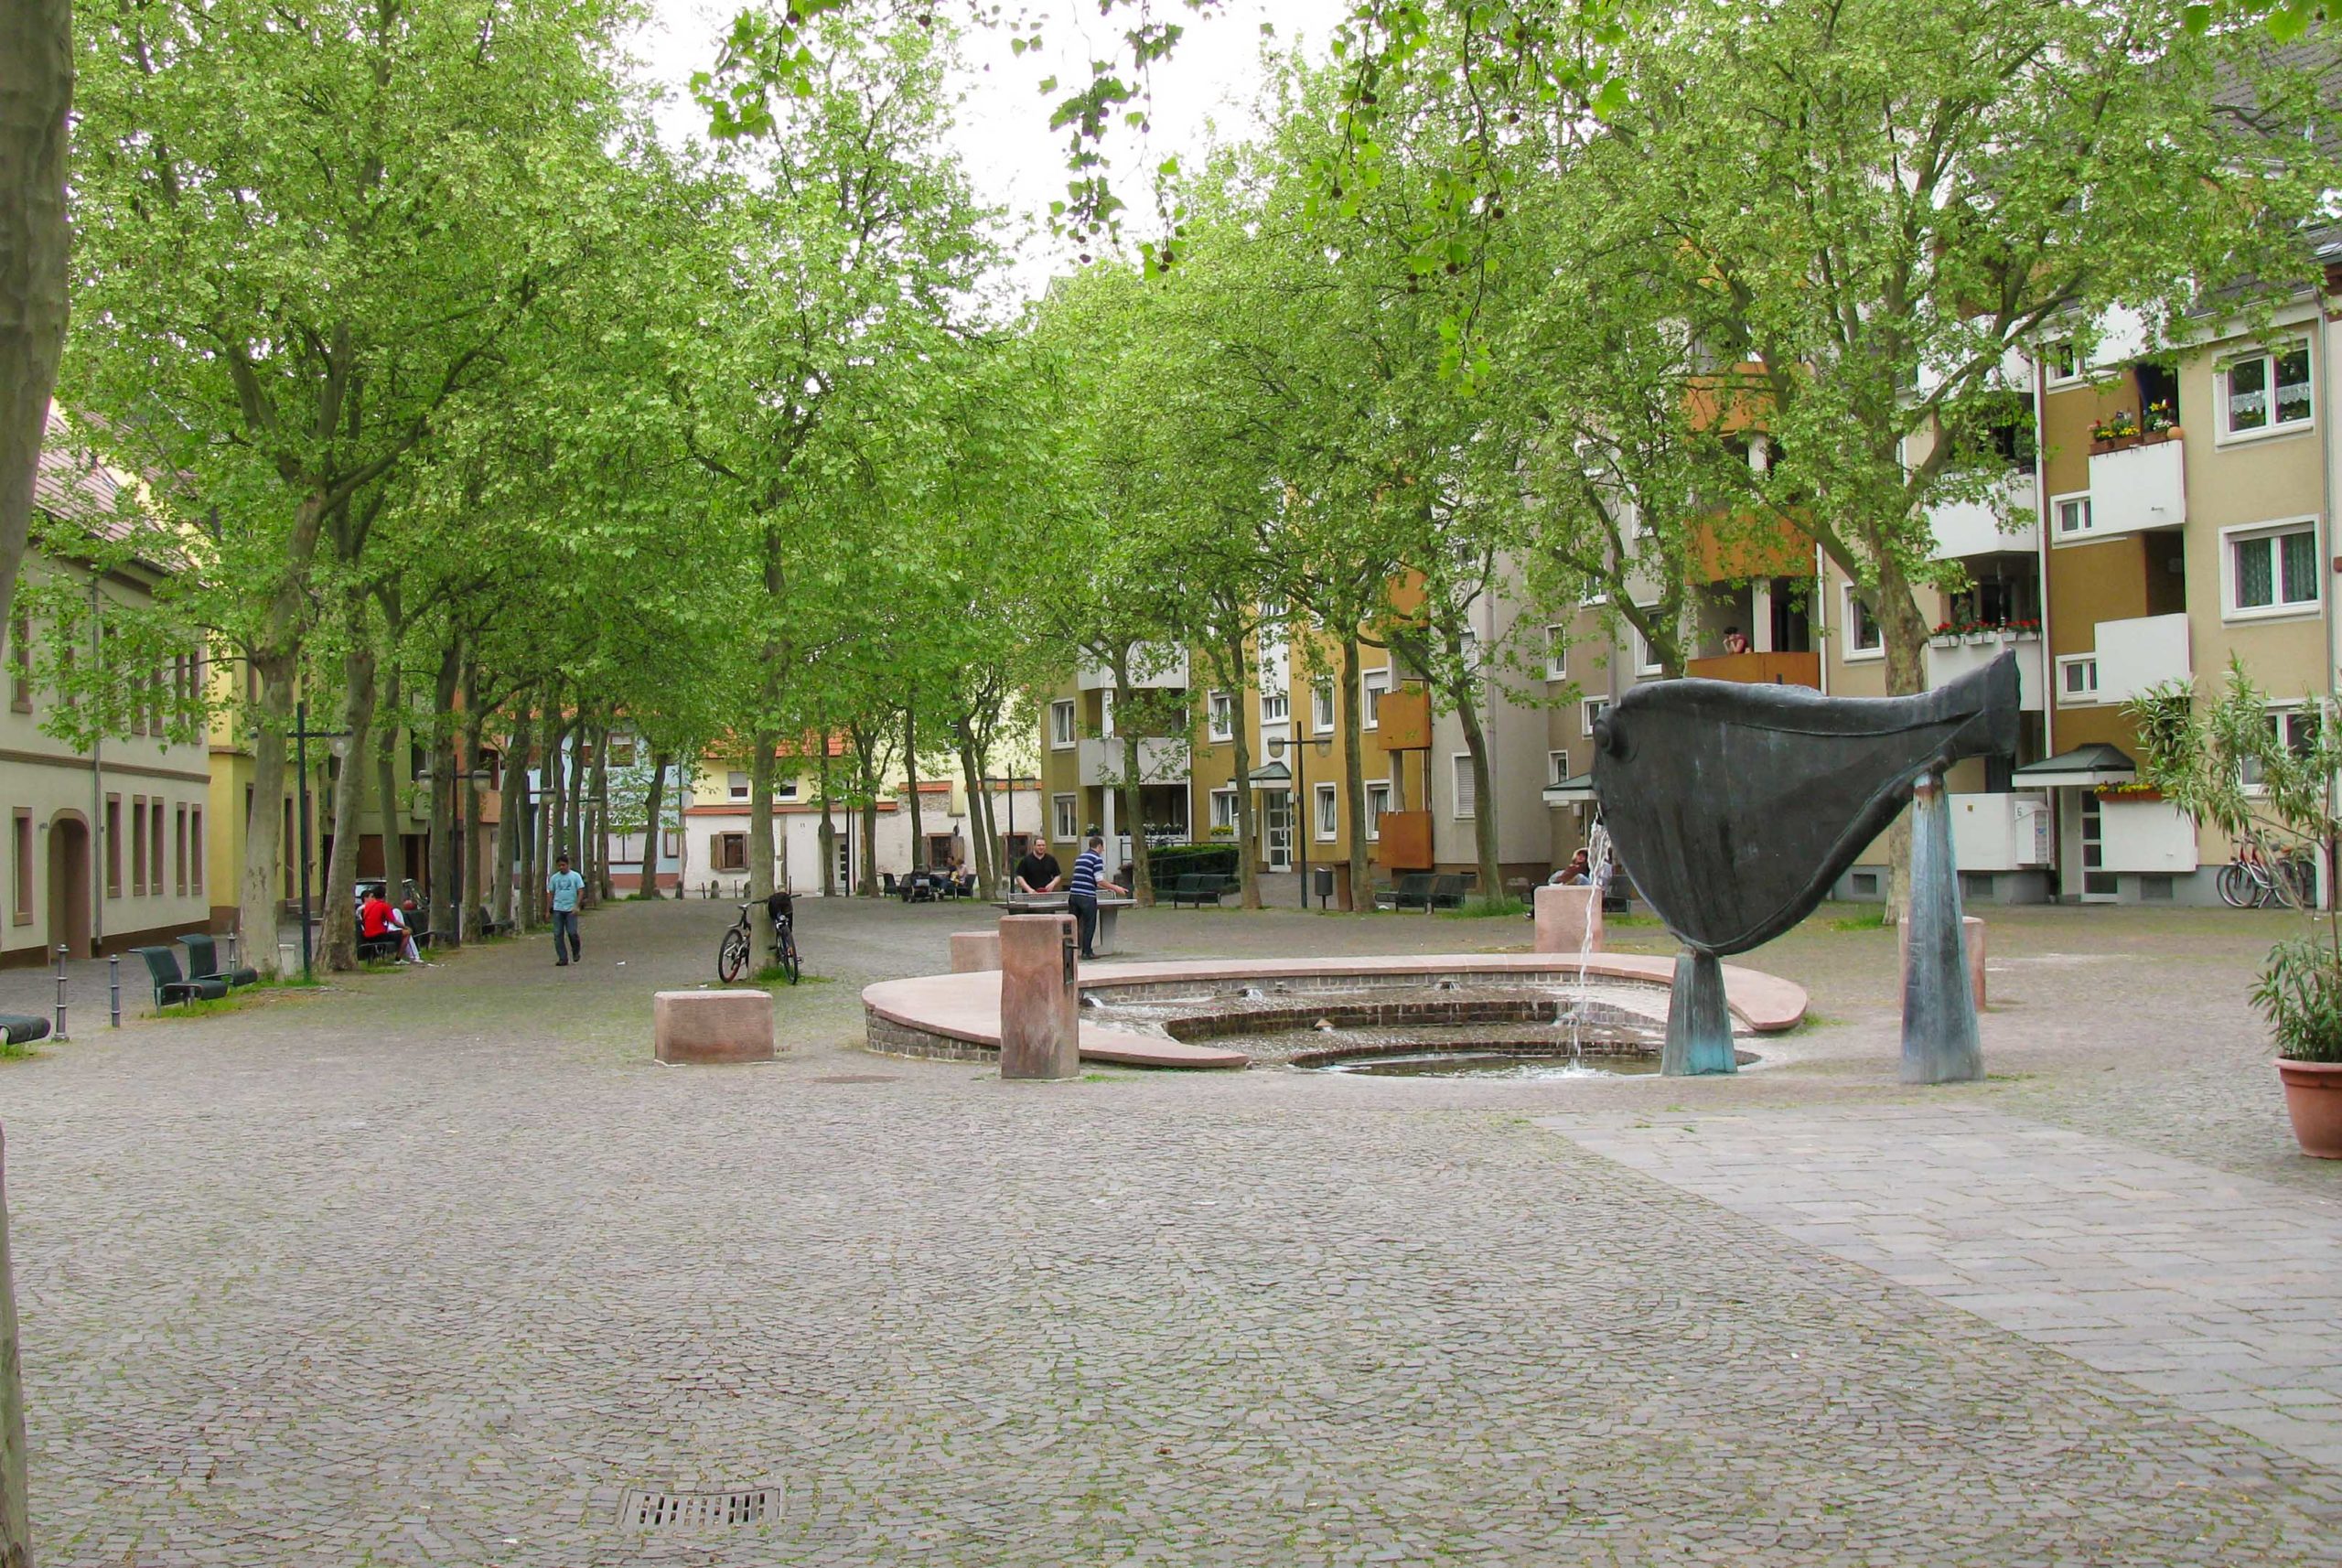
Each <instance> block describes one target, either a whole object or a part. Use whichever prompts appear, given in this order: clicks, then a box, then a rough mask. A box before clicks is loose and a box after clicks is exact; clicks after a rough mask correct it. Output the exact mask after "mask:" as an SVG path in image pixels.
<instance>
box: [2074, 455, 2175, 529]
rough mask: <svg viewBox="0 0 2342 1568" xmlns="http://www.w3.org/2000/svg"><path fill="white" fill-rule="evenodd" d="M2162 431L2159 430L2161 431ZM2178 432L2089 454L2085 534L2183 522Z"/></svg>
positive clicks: (2170, 526)
mask: <svg viewBox="0 0 2342 1568" xmlns="http://www.w3.org/2000/svg"><path fill="white" fill-rule="evenodd" d="M2160 434H2161V433H2159V435H2160ZM2182 445H2183V444H2182V443H2181V441H2180V440H2179V439H2178V434H2177V432H2171V433H2169V438H2168V439H2157V440H2155V441H2154V443H2153V444H2152V445H2144V444H2143V445H2141V446H2126V447H2124V448H2122V450H2121V451H2119V452H2093V453H2091V454H2090V532H2091V533H2092V534H2100V533H2136V532H2139V531H2140V530H2141V529H2143V528H2177V527H2178V526H2179V525H2180V524H2182V523H2184V522H2186V521H2187V470H2186V463H2185V461H2184V459H2183V458H2182V456H2181V452H2180V449H2181V446H2182Z"/></svg>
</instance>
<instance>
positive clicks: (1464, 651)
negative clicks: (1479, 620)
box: [1456, 626, 1480, 675]
mask: <svg viewBox="0 0 2342 1568" xmlns="http://www.w3.org/2000/svg"><path fill="white" fill-rule="evenodd" d="M1456 656H1457V657H1458V658H1459V659H1461V660H1463V663H1464V670H1465V672H1466V674H1472V675H1477V674H1478V673H1479V672H1480V628H1477V627H1475V626H1467V627H1466V628H1463V629H1462V630H1461V631H1459V632H1457V633H1456Z"/></svg>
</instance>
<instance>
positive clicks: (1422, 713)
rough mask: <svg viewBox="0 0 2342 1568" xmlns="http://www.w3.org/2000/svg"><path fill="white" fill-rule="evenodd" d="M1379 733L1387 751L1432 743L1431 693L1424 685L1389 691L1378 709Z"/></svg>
mask: <svg viewBox="0 0 2342 1568" xmlns="http://www.w3.org/2000/svg"><path fill="white" fill-rule="evenodd" d="M1375 737H1376V738H1377V739H1378V740H1380V741H1381V743H1382V749H1383V750H1385V751H1422V750H1424V749H1425V748H1426V747H1428V746H1430V745H1431V693H1428V692H1426V691H1424V690H1423V688H1422V687H1421V686H1402V687H1401V688H1400V689H1399V690H1397V691H1395V692H1385V693H1383V694H1382V701H1381V703H1380V704H1379V705H1378V706H1377V707H1376V709H1375Z"/></svg>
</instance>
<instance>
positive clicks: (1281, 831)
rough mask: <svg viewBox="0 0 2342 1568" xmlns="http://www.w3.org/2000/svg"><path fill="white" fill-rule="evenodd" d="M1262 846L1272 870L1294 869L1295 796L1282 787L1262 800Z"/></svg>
mask: <svg viewBox="0 0 2342 1568" xmlns="http://www.w3.org/2000/svg"><path fill="white" fill-rule="evenodd" d="M1261 847H1262V850H1264V851H1265V852H1266V854H1267V857H1268V862H1269V869H1270V870H1271V871H1291V870H1292V869H1293V797H1292V796H1291V795H1290V794H1288V793H1286V792H1285V791H1284V790H1282V789H1280V790H1278V791H1276V792H1275V793H1273V794H1270V795H1267V796H1265V797H1263V799H1262V802H1261Z"/></svg>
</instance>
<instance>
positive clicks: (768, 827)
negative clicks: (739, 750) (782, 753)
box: [748, 729, 780, 903]
mask: <svg viewBox="0 0 2342 1568" xmlns="http://www.w3.org/2000/svg"><path fill="white" fill-rule="evenodd" d="M779 739H780V737H779V735H778V734H777V733H775V732H774V731H772V730H768V729H760V730H758V731H757V733H756V735H755V736H753V737H752V738H751V740H750V742H749V744H750V745H751V746H755V747H756V750H755V752H754V754H753V755H751V756H750V757H749V758H748V897H751V898H754V899H756V900H757V902H759V903H761V902H763V901H764V900H765V899H767V898H769V897H772V890H773V884H772V863H773V851H772V770H773V747H774V746H776V745H778V744H779Z"/></svg>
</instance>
